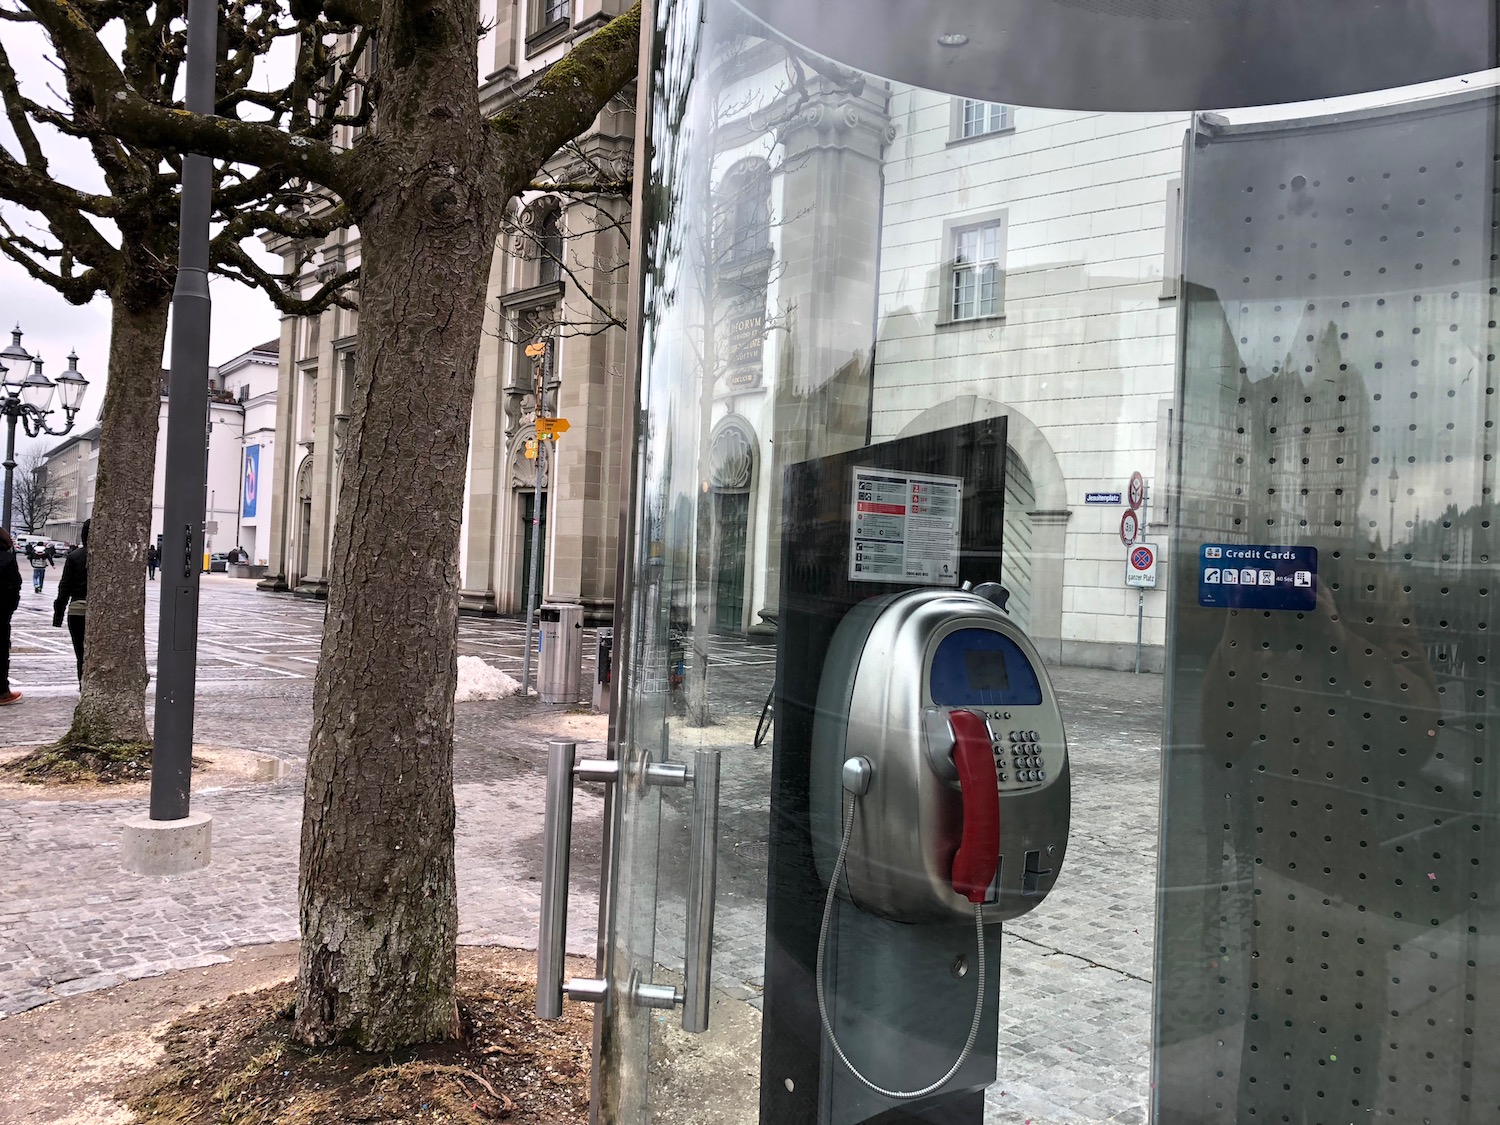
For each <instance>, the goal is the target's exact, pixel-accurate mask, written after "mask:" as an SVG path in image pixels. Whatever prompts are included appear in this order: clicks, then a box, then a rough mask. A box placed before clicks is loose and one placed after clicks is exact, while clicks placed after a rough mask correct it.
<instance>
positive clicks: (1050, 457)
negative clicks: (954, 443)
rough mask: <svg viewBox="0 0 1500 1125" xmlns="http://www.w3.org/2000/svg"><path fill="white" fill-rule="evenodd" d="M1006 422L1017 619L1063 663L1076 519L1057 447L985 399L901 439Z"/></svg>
mask: <svg viewBox="0 0 1500 1125" xmlns="http://www.w3.org/2000/svg"><path fill="white" fill-rule="evenodd" d="M1001 415H1004V416H1005V418H1006V450H1005V557H1004V561H1003V567H1004V570H1003V573H1004V575H1005V586H1006V588H1007V589H1008V590H1010V594H1011V599H1010V607H1009V608H1010V612H1011V615H1012V616H1013V617H1015V619H1016V620H1017V621H1019V622H1020V624H1021V626H1022V627H1023V628H1024V629H1025V630H1026V631H1027V632H1028V633H1030V634H1031V638H1032V640H1033V641H1034V642H1035V643H1036V646H1037V648H1038V649H1039V650H1040V651H1041V653H1042V655H1043V656H1044V657H1045V658H1046V659H1048V660H1051V661H1060V660H1061V658H1062V607H1063V575H1064V568H1065V562H1066V560H1065V557H1064V555H1065V551H1064V547H1065V542H1064V538H1065V532H1066V530H1067V521H1068V516H1069V515H1070V514H1071V513H1070V512H1069V510H1068V490H1067V482H1066V480H1065V479H1064V477H1063V472H1062V466H1061V465H1060V464H1059V463H1058V460H1057V454H1055V453H1054V452H1053V451H1052V444H1051V443H1050V442H1049V441H1048V440H1047V438H1046V435H1045V434H1043V433H1042V431H1041V430H1040V429H1038V428H1037V426H1036V424H1035V423H1034V422H1032V421H1031V419H1029V418H1027V417H1026V416H1025V415H1024V414H1022V413H1020V412H1019V411H1018V410H1016V409H1015V408H1014V407H1011V406H1006V405H1005V404H1004V403H1000V402H996V401H994V400H993V399H988V398H980V397H979V396H977V395H960V396H958V397H957V398H951V399H949V400H948V401H947V402H942V403H939V404H938V405H937V406H934V407H932V408H930V409H928V410H924V411H923V412H922V413H921V414H919V415H917V417H916V418H914V419H912V421H911V422H910V423H909V424H908V425H907V426H906V428H905V429H903V430H902V431H901V435H900V436H902V437H908V436H910V435H912V434H925V433H930V432H932V431H933V430H941V429H946V428H948V427H950V426H961V425H964V424H966V423H968V422H977V421H981V420H983V419H985V418H997V417H999V416H1001Z"/></svg>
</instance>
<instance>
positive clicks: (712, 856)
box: [682, 750, 719, 1031]
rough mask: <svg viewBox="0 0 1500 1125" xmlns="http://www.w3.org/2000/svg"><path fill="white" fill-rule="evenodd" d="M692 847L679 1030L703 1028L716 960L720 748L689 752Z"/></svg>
mask: <svg viewBox="0 0 1500 1125" xmlns="http://www.w3.org/2000/svg"><path fill="white" fill-rule="evenodd" d="M688 846H689V847H690V848H691V849H692V851H691V854H690V857H689V860H688V888H687V889H688V899H687V948H686V950H685V952H684V962H685V963H684V965H683V971H682V981H683V1001H682V1030H683V1031H707V1030H708V1005H709V1000H710V999H711V998H712V996H711V987H710V986H711V983H712V978H713V963H714V902H715V898H716V893H717V890H718V871H719V752H718V751H717V750H698V751H696V752H694V754H693V823H692V838H691V840H690V841H689V845H688Z"/></svg>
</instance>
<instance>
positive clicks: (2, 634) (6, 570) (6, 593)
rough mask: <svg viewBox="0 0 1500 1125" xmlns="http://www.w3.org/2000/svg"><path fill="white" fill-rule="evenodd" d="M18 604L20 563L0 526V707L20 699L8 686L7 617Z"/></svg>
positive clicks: (10, 616) (6, 534)
mask: <svg viewBox="0 0 1500 1125" xmlns="http://www.w3.org/2000/svg"><path fill="white" fill-rule="evenodd" d="M20 604H21V566H20V564H19V563H18V562H16V541H15V540H14V539H12V538H11V536H10V532H8V531H5V530H3V529H0V707H5V706H7V705H9V704H11V703H19V702H20V701H21V693H20V692H18V691H12V690H11V688H10V620H11V618H12V617H14V616H15V614H16V607H17V606H19V605H20Z"/></svg>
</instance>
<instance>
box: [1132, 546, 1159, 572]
mask: <svg viewBox="0 0 1500 1125" xmlns="http://www.w3.org/2000/svg"><path fill="white" fill-rule="evenodd" d="M1155 562H1156V552H1155V551H1153V550H1152V549H1151V548H1150V547H1147V546H1144V545H1142V546H1140V547H1137V548H1136V549H1135V550H1133V551H1131V552H1130V569H1131V570H1140V571H1146V570H1150V569H1151V566H1152V564H1153V563H1155Z"/></svg>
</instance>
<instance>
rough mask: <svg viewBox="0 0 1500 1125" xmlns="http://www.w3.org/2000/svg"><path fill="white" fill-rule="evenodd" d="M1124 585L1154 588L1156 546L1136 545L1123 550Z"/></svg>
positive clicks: (1151, 544)
mask: <svg viewBox="0 0 1500 1125" xmlns="http://www.w3.org/2000/svg"><path fill="white" fill-rule="evenodd" d="M1125 585H1127V586H1139V587H1143V588H1146V589H1155V588H1156V544H1154V543H1137V544H1135V545H1134V546H1131V547H1127V548H1125Z"/></svg>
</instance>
